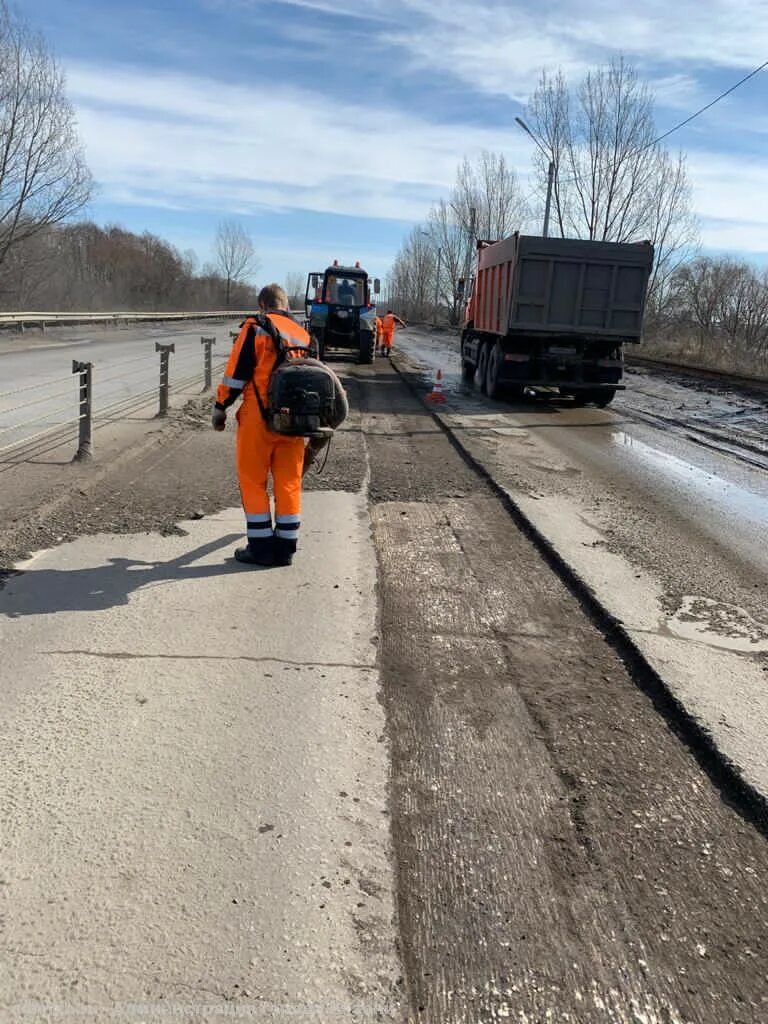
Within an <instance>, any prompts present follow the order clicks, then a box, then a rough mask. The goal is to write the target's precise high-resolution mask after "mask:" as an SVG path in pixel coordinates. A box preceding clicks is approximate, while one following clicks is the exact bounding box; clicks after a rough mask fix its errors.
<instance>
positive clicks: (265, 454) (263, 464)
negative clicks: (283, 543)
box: [236, 402, 272, 540]
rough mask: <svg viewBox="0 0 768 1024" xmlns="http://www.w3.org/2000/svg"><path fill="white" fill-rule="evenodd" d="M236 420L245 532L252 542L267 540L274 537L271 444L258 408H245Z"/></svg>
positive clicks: (243, 406)
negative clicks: (268, 480) (269, 492)
mask: <svg viewBox="0 0 768 1024" xmlns="http://www.w3.org/2000/svg"><path fill="white" fill-rule="evenodd" d="M253 404H254V405H255V402H254V403H253ZM237 420H238V426H237V442H236V448H237V476H238V480H239V483H240V496H241V498H242V502H243V510H244V512H245V522H246V529H247V532H248V537H249V539H251V540H257V539H266V538H268V537H271V536H272V513H271V510H270V505H269V495H268V494H267V476H268V475H269V466H270V462H271V459H272V442H271V438H270V435H269V434H268V433H267V430H266V427H265V426H264V423H263V420H262V419H261V413H260V411H259V409H258V408H255V409H250V408H248V407H247V406H246V405H245V404H244V405H242V406H241V407H240V409H239V410H238V416H237Z"/></svg>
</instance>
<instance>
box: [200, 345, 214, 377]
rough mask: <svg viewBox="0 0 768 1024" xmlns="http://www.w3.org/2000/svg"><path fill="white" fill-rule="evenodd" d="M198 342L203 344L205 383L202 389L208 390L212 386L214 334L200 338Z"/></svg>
mask: <svg viewBox="0 0 768 1024" xmlns="http://www.w3.org/2000/svg"><path fill="white" fill-rule="evenodd" d="M200 344H201V345H203V346H204V352H203V368H204V372H205V383H204V384H203V391H210V390H211V388H212V387H213V352H212V349H213V346H214V345H215V344H216V336H215V335H214V336H213V337H212V338H201V339H200Z"/></svg>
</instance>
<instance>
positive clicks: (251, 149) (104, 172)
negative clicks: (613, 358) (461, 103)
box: [68, 64, 768, 264]
mask: <svg viewBox="0 0 768 1024" xmlns="http://www.w3.org/2000/svg"><path fill="white" fill-rule="evenodd" d="M68 77H69V91H70V94H71V96H72V98H73V100H74V102H75V104H76V107H77V110H78V116H79V121H80V125H81V131H82V134H83V136H84V139H85V143H86V147H87V152H88V158H89V162H90V164H91V166H92V169H93V170H94V173H95V175H96V177H97V179H98V181H99V183H100V185H101V191H102V195H101V198H102V199H103V200H106V201H107V202H112V203H122V204H135V205H140V206H152V205H154V206H163V207H166V208H168V209H176V210H192V211H200V210H206V211H214V212H216V214H217V215H219V214H220V215H224V214H233V215H258V214H259V213H260V212H262V211H269V212H271V213H274V212H276V211H278V212H279V211H287V210H309V211H316V212H324V213H334V214H349V215H351V216H356V217H370V218H383V219H389V220H403V221H416V220H420V219H422V218H423V217H424V216H425V214H426V212H427V210H428V208H429V206H430V204H431V202H432V201H433V200H435V199H437V198H438V197H440V196H443V195H445V194H446V192H447V190H448V189H449V188H450V186H451V184H452V182H453V178H454V174H455V170H456V165H457V163H458V162H459V160H461V158H462V157H463V155H464V154H465V153H467V154H470V155H471V154H474V153H477V152H479V151H480V150H481V149H483V148H488V149H492V150H499V149H502V150H504V151H505V152H506V154H507V156H508V158H509V160H510V163H511V164H512V166H513V167H517V168H518V169H519V170H520V171H521V177H522V178H523V187H524V188H526V187H529V182H528V181H527V180H526V179H527V174H528V170H529V168H530V158H531V145H530V142H529V140H527V139H526V137H525V136H524V135H523V134H522V133H515V132H512V131H508V130H505V131H504V132H503V133H499V132H498V131H497V130H494V129H493V128H488V129H483V128H479V127H477V126H471V125H440V124H435V123H432V122H430V121H429V120H428V119H427V117H426V116H424V117H421V116H419V115H418V113H417V112H415V108H414V110H412V111H411V112H403V111H400V110H396V109H393V108H386V107H381V108H379V109H371V108H370V107H368V106H363V105H359V106H358V105H355V104H353V103H346V104H338V103H334V102H333V101H331V100H330V99H328V98H327V97H324V96H322V95H321V94H320V93H319V92H317V91H314V92H305V91H302V90H298V89H293V88H290V87H288V86H275V85H270V86H269V88H268V91H267V90H265V88H264V87H262V86H253V87H243V86H235V85H227V84H222V83H220V82H217V81H215V80H213V79H206V78H200V77H193V76H184V75H179V74H172V73H154V74H153V73H151V72H148V71H147V69H145V68H142V69H131V68H125V67H119V66H101V65H88V64H79V65H73V66H72V67H71V68H70V69H69V74H68ZM679 84H680V87H681V88H685V87H686V84H685V81H681V82H680V83H679ZM764 127H765V125H763V128H764ZM717 144H718V139H717V137H716V136H714V135H713V136H712V137H711V142H710V143H709V145H707V144H705V145H704V146H703V147H702V148H700V149H694V150H691V151H690V155H689V168H690V174H691V180H692V183H693V187H694V191H693V194H694V205H695V208H696V211H697V213H698V214H699V216H700V217H701V219H702V227H703V232H702V233H703V241H704V243H705V245H707V246H710V247H713V248H722V247H725V245H726V243H727V245H728V247H730V248H733V249H735V250H741V251H747V252H756V253H758V252H764V251H765V250H766V249H768V244H767V243H766V238H768V207H766V204H765V202H764V194H765V170H764V164H763V162H762V161H758V160H757V159H753V160H750V159H748V158H745V157H744V156H739V155H737V154H734V155H733V156H729V155H726V154H723V153H717V152H715V149H716V146H717ZM362 255H364V256H365V255H366V254H362ZM371 255H373V253H371ZM366 258H367V257H366ZM286 259H288V254H286ZM296 262H297V264H299V262H300V261H299V259H298V258H297V261H296Z"/></svg>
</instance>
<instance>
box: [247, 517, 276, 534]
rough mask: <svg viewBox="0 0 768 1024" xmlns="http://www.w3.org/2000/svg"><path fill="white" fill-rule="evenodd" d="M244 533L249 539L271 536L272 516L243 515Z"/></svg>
mask: <svg viewBox="0 0 768 1024" xmlns="http://www.w3.org/2000/svg"><path fill="white" fill-rule="evenodd" d="M245 526H246V533H247V535H248V538H249V539H250V540H263V539H265V538H267V537H271V536H272V516H251V515H248V514H247V513H246V516H245Z"/></svg>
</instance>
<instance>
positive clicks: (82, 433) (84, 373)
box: [72, 359, 93, 462]
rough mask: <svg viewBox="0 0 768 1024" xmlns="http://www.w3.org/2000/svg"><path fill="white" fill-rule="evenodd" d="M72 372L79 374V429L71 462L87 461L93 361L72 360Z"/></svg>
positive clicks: (91, 452)
mask: <svg viewBox="0 0 768 1024" xmlns="http://www.w3.org/2000/svg"><path fill="white" fill-rule="evenodd" d="M72 373H79V374H80V387H79V396H80V419H79V431H78V442H77V451H76V452H75V457H74V459H73V460H72V461H73V462H87V461H88V460H89V459H91V458H93V440H92V412H93V402H92V394H91V392H92V383H93V377H92V374H93V363H79V362H78V361H77V360H76V359H73V360H72Z"/></svg>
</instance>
